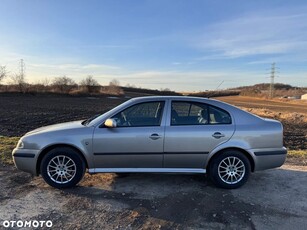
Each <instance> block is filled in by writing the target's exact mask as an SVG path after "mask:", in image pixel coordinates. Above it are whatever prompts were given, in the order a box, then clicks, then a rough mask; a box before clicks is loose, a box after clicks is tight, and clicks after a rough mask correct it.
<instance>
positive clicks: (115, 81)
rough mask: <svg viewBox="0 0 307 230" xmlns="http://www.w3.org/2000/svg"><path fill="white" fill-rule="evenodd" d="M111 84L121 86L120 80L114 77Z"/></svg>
mask: <svg viewBox="0 0 307 230" xmlns="http://www.w3.org/2000/svg"><path fill="white" fill-rule="evenodd" d="M109 86H117V87H119V86H120V84H119V80H117V79H113V80H112V81H110V83H109Z"/></svg>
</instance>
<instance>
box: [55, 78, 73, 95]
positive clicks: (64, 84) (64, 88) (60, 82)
mask: <svg viewBox="0 0 307 230" xmlns="http://www.w3.org/2000/svg"><path fill="white" fill-rule="evenodd" d="M52 85H53V87H54V88H55V89H56V90H58V91H59V92H61V93H69V92H70V91H71V90H72V89H73V88H76V87H77V84H76V82H75V81H74V80H73V79H71V78H69V77H66V76H63V77H56V78H55V79H54V80H53V83H52Z"/></svg>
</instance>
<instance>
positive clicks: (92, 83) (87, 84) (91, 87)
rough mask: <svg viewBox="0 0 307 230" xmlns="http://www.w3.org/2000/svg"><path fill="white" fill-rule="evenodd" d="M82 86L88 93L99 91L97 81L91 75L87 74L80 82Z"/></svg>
mask: <svg viewBox="0 0 307 230" xmlns="http://www.w3.org/2000/svg"><path fill="white" fill-rule="evenodd" d="M80 85H81V87H82V88H84V89H85V90H86V92H88V93H93V92H97V91H99V86H100V85H99V83H98V82H97V81H96V80H95V79H94V78H93V76H92V75H88V76H87V77H86V78H85V79H83V80H82V81H81V82H80Z"/></svg>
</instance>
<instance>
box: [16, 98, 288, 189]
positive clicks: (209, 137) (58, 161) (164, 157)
mask: <svg viewBox="0 0 307 230" xmlns="http://www.w3.org/2000/svg"><path fill="white" fill-rule="evenodd" d="M286 154H287V150H286V148H285V147H283V127H282V124H281V123H280V122H279V121H275V120H272V119H264V118H261V117H258V116H255V115H253V114H250V113H248V112H246V111H243V110H241V109H239V108H237V107H235V106H232V105H229V104H227V103H223V102H220V101H217V100H213V99H205V98H198V97H183V96H152V97H140V98H133V99H130V100H129V101H126V102H124V103H123V104H121V105H119V106H117V107H115V108H114V109H112V110H110V111H108V112H106V113H104V114H101V115H99V116H95V117H93V118H90V119H87V120H85V121H74V122H67V123H62V124H56V125H51V126H46V127H42V128H38V129H36V130H33V131H31V132H28V133H27V134H25V135H24V136H23V137H22V138H21V139H20V140H19V142H18V144H17V146H16V148H15V149H14V150H13V153H12V155H13V159H14V162H15V165H16V167H17V168H18V169H20V170H23V171H25V172H29V173H31V174H33V175H41V176H42V177H43V178H44V180H45V181H46V182H47V183H48V184H49V185H51V186H53V187H55V188H68V187H72V186H74V185H76V184H77V183H78V182H79V181H80V180H81V179H82V178H83V176H84V173H85V172H86V170H88V172H89V173H110V172H112V173H128V172H138V173H139V172H144V173H146V172H150V173H153V172H154V173H207V174H208V175H209V178H210V179H211V180H212V181H213V183H214V184H215V185H217V186H218V187H221V188H227V189H234V188H238V187H240V186H242V185H243V184H244V183H245V182H246V181H247V180H248V177H249V175H250V173H251V172H254V171H258V170H265V169H270V168H275V167H279V166H281V165H282V164H283V163H284V161H285V158H286Z"/></svg>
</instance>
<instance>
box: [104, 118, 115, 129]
mask: <svg viewBox="0 0 307 230" xmlns="http://www.w3.org/2000/svg"><path fill="white" fill-rule="evenodd" d="M104 125H105V126H106V127H108V128H115V127H116V126H117V124H116V121H115V119H112V118H109V119H107V120H106V121H105V122H104Z"/></svg>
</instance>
